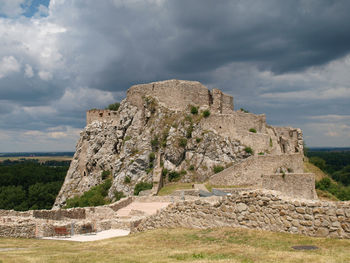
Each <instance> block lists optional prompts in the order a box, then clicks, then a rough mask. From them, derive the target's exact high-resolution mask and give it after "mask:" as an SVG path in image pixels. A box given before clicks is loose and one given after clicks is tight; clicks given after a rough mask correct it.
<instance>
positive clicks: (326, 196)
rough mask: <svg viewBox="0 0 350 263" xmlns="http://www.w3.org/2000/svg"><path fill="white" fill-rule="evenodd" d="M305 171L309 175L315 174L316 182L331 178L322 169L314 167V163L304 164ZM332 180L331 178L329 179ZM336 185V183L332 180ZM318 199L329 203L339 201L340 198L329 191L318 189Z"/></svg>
mask: <svg viewBox="0 0 350 263" xmlns="http://www.w3.org/2000/svg"><path fill="white" fill-rule="evenodd" d="M304 171H305V172H308V173H314V174H315V176H316V177H315V179H316V182H317V181H320V180H321V179H322V178H325V177H329V176H328V175H327V174H325V173H324V172H323V171H322V170H321V169H320V168H318V167H317V166H315V165H313V164H312V163H309V162H308V160H307V161H305V162H304ZM329 178H330V177H329ZM330 179H331V180H332V181H333V182H334V183H336V182H335V181H334V180H333V179H332V178H330ZM316 192H317V195H318V198H319V199H321V200H327V201H339V200H338V198H336V197H335V196H334V195H332V194H331V193H329V192H327V191H322V190H319V189H316Z"/></svg>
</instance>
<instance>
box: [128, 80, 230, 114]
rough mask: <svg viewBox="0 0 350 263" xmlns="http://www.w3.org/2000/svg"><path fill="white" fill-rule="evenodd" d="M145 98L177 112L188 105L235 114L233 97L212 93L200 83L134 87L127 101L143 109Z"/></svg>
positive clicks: (219, 91) (189, 82) (215, 90)
mask: <svg viewBox="0 0 350 263" xmlns="http://www.w3.org/2000/svg"><path fill="white" fill-rule="evenodd" d="M145 97H152V98H155V99H156V100H157V101H158V103H159V104H160V105H162V106H164V107H166V108H169V109H171V110H176V111H183V110H186V108H187V107H188V105H194V106H199V107H200V108H210V109H211V111H212V113H222V114H230V113H232V112H233V97H232V96H230V95H228V94H225V93H223V92H222V91H221V90H218V89H213V90H212V91H210V90H209V89H208V88H206V87H205V86H204V85H202V84H201V83H200V82H198V81H187V80H175V79H172V80H165V81H159V82H152V83H148V84H140V85H134V86H132V87H131V88H130V89H129V90H128V92H127V100H128V101H129V102H130V103H131V104H133V105H135V106H137V107H138V108H142V107H143V103H144V100H143V98H145Z"/></svg>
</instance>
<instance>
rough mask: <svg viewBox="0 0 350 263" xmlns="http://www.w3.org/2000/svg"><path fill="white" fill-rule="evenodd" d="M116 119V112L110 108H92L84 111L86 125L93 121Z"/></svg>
mask: <svg viewBox="0 0 350 263" xmlns="http://www.w3.org/2000/svg"><path fill="white" fill-rule="evenodd" d="M117 119H118V112H117V111H112V110H98V109H93V110H89V111H87V112H86V125H89V124H90V123H92V122H93V121H96V120H97V121H114V120H117Z"/></svg>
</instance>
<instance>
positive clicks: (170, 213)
mask: <svg viewBox="0 0 350 263" xmlns="http://www.w3.org/2000/svg"><path fill="white" fill-rule="evenodd" d="M224 226H227V227H245V228H254V229H263V230H269V231H275V232H288V233H294V234H303V235H308V236H320V237H333V238H350V202H325V201H311V200H305V199H290V198H288V197H283V196H279V195H278V194H277V193H276V192H274V191H266V190H265V191H262V190H260V191H247V192H240V193H236V194H235V195H232V196H229V197H223V198H221V199H220V200H219V201H217V202H215V203H209V202H206V201H202V200H199V199H198V200H195V201H183V202H177V203H174V204H170V205H169V206H168V207H167V208H165V209H163V210H161V211H159V212H158V213H157V214H155V215H153V216H150V217H148V218H146V219H143V220H142V221H141V222H140V224H139V225H138V226H137V227H136V228H135V229H133V231H145V230H148V229H154V228H164V227H165V228H175V227H186V228H215V227H224Z"/></svg>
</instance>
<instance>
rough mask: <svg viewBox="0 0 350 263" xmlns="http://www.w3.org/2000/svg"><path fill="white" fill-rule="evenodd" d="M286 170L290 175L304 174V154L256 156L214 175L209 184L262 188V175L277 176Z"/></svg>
mask: <svg viewBox="0 0 350 263" xmlns="http://www.w3.org/2000/svg"><path fill="white" fill-rule="evenodd" d="M279 168H284V169H285V170H286V171H288V170H289V172H290V173H303V155H302V154H282V155H255V156H251V157H249V158H247V159H245V160H244V161H243V162H240V163H237V164H234V165H233V166H231V167H229V168H227V169H225V170H224V171H222V172H220V173H217V174H214V175H213V176H212V177H210V179H209V182H210V183H211V184H213V185H237V186H255V187H261V186H262V177H261V175H266V174H275V173H277V169H279Z"/></svg>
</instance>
